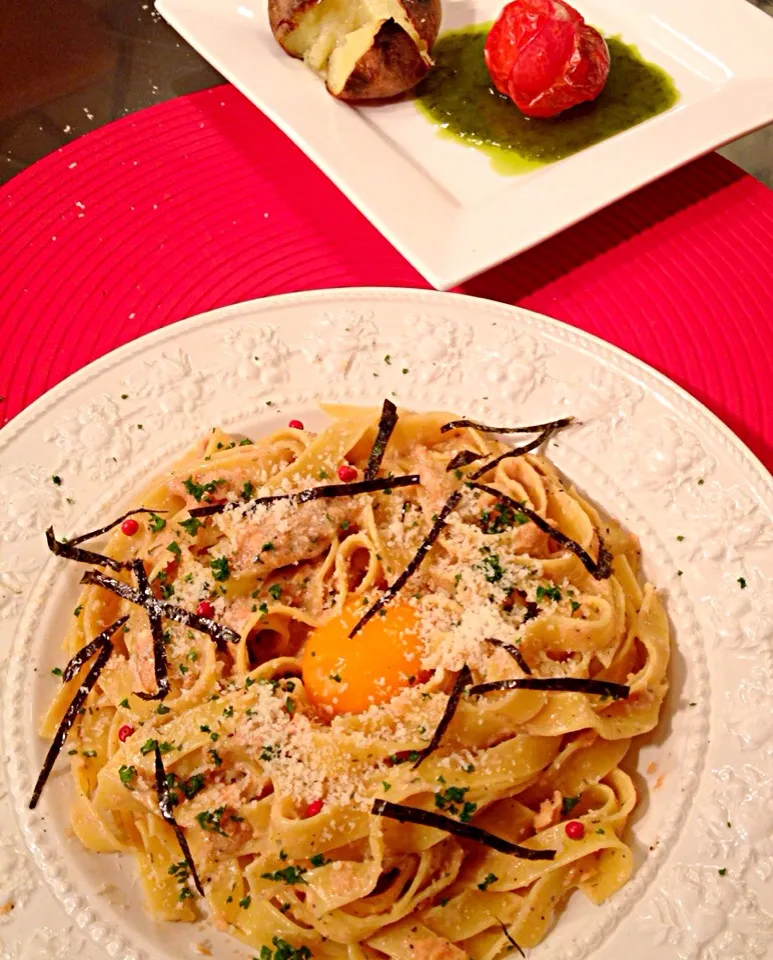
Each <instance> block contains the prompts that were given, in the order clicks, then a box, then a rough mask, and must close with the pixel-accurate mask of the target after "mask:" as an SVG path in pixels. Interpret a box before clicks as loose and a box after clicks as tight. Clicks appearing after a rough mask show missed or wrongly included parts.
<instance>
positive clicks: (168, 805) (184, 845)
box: [153, 744, 204, 897]
mask: <svg viewBox="0 0 773 960" xmlns="http://www.w3.org/2000/svg"><path fill="white" fill-rule="evenodd" d="M153 753H154V754H155V759H156V765H155V767H156V769H155V772H156V793H157V794H158V809H159V810H160V811H161V816H162V817H163V818H164V820H166V822H167V823H168V824H169V826H170V827H171V828H172V829H173V830H174V833H175V836H176V837H177V842H178V843H179V844H180V849H181V850H182V853H183V857H184V858H185V862H186V863H187V864H188V868H189V870H190V871H191V876H192V877H193V882H194V884H195V885H196V889H197V890H198V891H199V894H200V895H201V896H202V897H203V896H204V891H203V889H202V887H201V881H200V880H199V875H198V873H197V872H196V864H195V863H194V862H193V857H192V856H191V848H190V847H189V846H188V841H187V840H186V839H185V834H184V833H183V830H182V827H181V826H180V824H179V823H178V822H177V820H175V816H174V812H173V811H174V804H173V803H172V798H171V797H170V796H169V784H168V782H167V779H166V770H165V769H164V761H163V760H162V759H161V751H160V750H159V748H158V744H156V745H155V747H154V748H153Z"/></svg>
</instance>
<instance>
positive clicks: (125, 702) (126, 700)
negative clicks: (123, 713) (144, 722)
mask: <svg viewBox="0 0 773 960" xmlns="http://www.w3.org/2000/svg"><path fill="white" fill-rule="evenodd" d="M118 706H119V707H123V708H124V710H128V709H129V698H128V697H124V698H123V700H121V702H120V703H119V704H118Z"/></svg>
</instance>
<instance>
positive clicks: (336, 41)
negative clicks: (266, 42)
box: [268, 0, 441, 100]
mask: <svg viewBox="0 0 773 960" xmlns="http://www.w3.org/2000/svg"><path fill="white" fill-rule="evenodd" d="M268 15H269V21H270V23H271V31H272V33H273V34H274V37H275V38H276V40H277V41H278V43H279V44H280V46H281V47H282V48H283V49H284V50H285V52H286V53H288V54H290V56H291V57H298V58H299V59H302V60H303V61H304V62H305V63H306V64H307V66H309V67H311V69H312V70H314V71H315V72H316V73H318V74H319V75H320V76H322V77H323V78H324V79H325V81H326V83H327V88H328V90H329V91H330V93H332V95H333V96H334V97H337V98H338V99H339V100H376V99H385V98H387V97H395V96H397V95H398V94H401V93H405V92H406V91H407V90H410V89H411V88H412V87H415V86H416V84H417V83H418V82H419V80H421V79H422V77H424V75H425V74H426V73H427V71H428V70H429V68H430V66H431V65H432V59H431V57H430V51H431V49H432V44H433V43H434V42H435V40H436V39H437V35H438V30H439V29H440V16H441V9H440V0H268Z"/></svg>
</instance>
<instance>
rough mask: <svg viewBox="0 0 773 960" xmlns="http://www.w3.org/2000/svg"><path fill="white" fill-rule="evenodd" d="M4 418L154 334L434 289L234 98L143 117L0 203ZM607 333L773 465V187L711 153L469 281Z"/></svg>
mask: <svg viewBox="0 0 773 960" xmlns="http://www.w3.org/2000/svg"><path fill="white" fill-rule="evenodd" d="M0 238H2V239H0V332H1V333H2V352H1V353H0V394H2V395H3V397H4V400H3V402H2V406H1V407H0V411H1V412H2V414H3V421H6V420H7V419H8V418H9V417H11V416H13V415H14V414H16V413H18V412H19V411H20V410H21V409H23V407H25V406H26V405H27V404H29V403H30V402H31V401H32V400H34V399H35V398H36V397H38V396H39V395H40V394H41V393H43V392H44V391H45V390H47V389H49V388H50V387H51V386H53V385H54V384H55V383H57V382H58V381H59V380H61V379H62V378H63V377H65V376H67V375H68V374H70V373H72V372H73V371H75V370H77V369H78V368H80V367H82V366H83V365H84V364H86V363H88V362H89V361H91V360H93V359H95V358H96V357H99V356H101V355H102V354H104V353H106V352H107V351H108V350H112V349H113V348H115V347H117V346H119V345H120V344H122V343H126V342H127V341H128V340H132V339H134V338H135V337H138V336H140V335H141V334H143V333H147V332H148V331H150V330H154V329H156V328H157V327H161V326H163V325H165V324H167V323H171V322H173V321H175V320H179V319H181V318H183V317H187V316H190V315H191V314H195V313H199V312H201V311H204V310H211V309H213V308H215V307H221V306H224V305H226V304H230V303H234V302H237V301H239V300H247V299H250V298H253V297H263V296H268V295H270V294H276V293H285V292H288V291H292V290H308V289H314V288H323V287H338V286H357V285H363V286H369V285H386V286H416V287H426V286H427V284H426V283H425V282H424V281H423V280H422V278H421V277H419V275H418V274H417V273H416V272H415V271H414V270H413V268H412V267H410V266H409V265H408V263H406V261H405V260H404V259H403V258H402V257H401V256H400V255H399V254H398V253H397V252H396V251H395V250H394V249H393V248H392V247H391V246H390V245H389V243H387V241H386V240H384V239H383V238H382V237H381V235H380V234H379V233H377V231H376V230H375V229H374V228H373V227H371V226H370V224H369V223H368V222H367V221H366V220H365V219H364V217H362V216H361V215H360V214H359V213H358V212H357V211H356V210H355V208H354V207H353V206H352V205H351V204H350V203H349V202H348V201H347V200H346V199H345V198H344V197H343V196H342V194H341V193H340V192H339V191H338V190H337V189H336V187H334V186H333V185H332V184H331V183H330V182H329V181H328V180H327V179H326V178H325V177H324V176H323V175H322V174H321V173H320V172H319V171H318V170H317V169H316V168H315V167H314V165H313V164H312V163H311V162H310V161H309V160H307V159H306V158H305V157H304V156H303V154H302V153H301V152H300V151H299V150H298V149H297V148H296V147H294V146H293V145H292V144H291V143H290V141H289V140H287V138H286V137H285V136H284V135H283V134H282V133H280V132H279V131H278V130H277V129H276V127H274V126H273V124H271V123H270V122H269V121H268V120H267V119H266V118H265V117H264V116H263V115H262V114H261V113H260V112H259V111H257V110H256V109H255V108H254V107H252V106H251V105H250V104H249V103H248V102H247V101H246V100H245V99H244V98H243V97H242V96H241V95H240V94H239V93H237V92H236V91H235V90H234V89H233V88H232V87H228V86H224V87H216V88H214V89H212V90H208V91H204V92H202V93H198V94H194V95H192V96H189V97H183V98H180V99H178V100H174V101H171V102H170V103H165V104H162V105H160V106H157V107H153V108H151V109H149V110H146V111H143V112H142V113H139V114H135V115H134V116H131V117H127V118H126V119H124V120H121V121H119V122H117V123H114V124H111V125H110V126H108V127H105V128H103V129H101V130H98V131H96V132H95V133H92V134H89V135H88V136H86V137H83V138H81V139H80V140H77V141H75V142H74V143H72V144H71V145H69V146H67V147H65V148H63V149H62V150H60V151H58V152H57V153H55V154H52V155H51V156H49V157H47V158H46V159H44V160H43V161H41V162H40V163H38V164H36V165H35V166H33V167H32V168H30V169H29V170H27V171H25V172H24V173H22V174H20V175H19V176H18V177H16V178H15V179H14V180H12V181H11V182H10V183H9V184H8V185H7V186H6V187H5V188H3V190H2V192H1V193H0ZM459 289H460V290H461V291H462V292H465V293H468V294H472V295H475V296H481V297H490V298H492V299H495V300H502V301H505V302H508V303H517V304H520V305H522V306H525V307H529V308H531V309H533V310H537V311H540V312H542V313H546V314H549V315H550V316H553V317H557V318H558V319H560V320H565V321H567V322H568V323H571V324H574V325H575V326H578V327H581V328H582V329H584V330H588V331H590V332H591V333H594V334H597V335H598V336H600V337H603V338H604V339H605V340H608V341H610V342H612V343H615V344H617V345H618V346H620V347H623V348H624V349H625V350H628V351H629V352H630V353H632V354H634V355H635V356H637V357H640V358H641V359H643V360H646V361H647V362H648V363H650V364H652V365H653V366H654V367H656V368H658V369H660V370H662V371H663V372H664V373H666V374H667V375H668V376H670V377H671V378H672V379H673V380H675V381H676V382H678V383H680V384H682V385H683V386H684V387H686V388H687V389H688V390H689V391H690V392H691V393H692V394H693V395H694V396H696V397H697V398H698V399H700V400H702V401H703V402H704V403H706V405H707V406H708V407H710V408H711V409H712V410H713V411H714V412H715V413H717V414H718V415H719V416H720V417H721V418H722V419H723V420H725V422H726V423H728V424H729V425H730V426H731V427H732V428H733V429H734V430H735V431H736V432H737V433H738V435H739V436H740V437H741V438H742V439H743V440H744V441H745V442H746V443H748V445H749V446H750V447H751V448H752V450H753V451H754V452H755V453H757V455H758V456H760V457H761V459H762V460H763V461H764V462H765V464H766V465H767V466H768V468H771V467H773V409H772V408H773V404H772V403H771V400H773V388H772V387H771V373H770V357H771V356H772V355H773V193H771V192H770V191H769V190H767V189H766V188H765V187H764V186H762V185H761V184H759V183H757V182H756V181H755V180H753V179H752V178H751V177H749V176H746V175H745V174H744V173H742V172H741V171H740V170H738V169H737V168H736V167H734V166H733V165H732V164H730V163H728V162H726V161H725V160H722V159H721V158H720V157H718V156H716V155H710V156H708V157H705V158H703V159H701V160H698V161H696V162H695V163H692V164H690V165H689V166H688V167H685V168H684V169H682V170H679V171H677V172H676V173H674V174H671V175H670V176H668V177H665V178H663V179H662V180H660V181H658V182H657V183H655V184H652V185H651V186H649V187H646V188H645V189H643V190H640V191H639V192H637V193H636V194H634V195H632V196H631V197H628V198H627V199H625V200H622V201H620V202H619V203H616V204H615V205H614V206H612V207H610V208H608V209H607V210H605V211H602V212H601V213H599V214H597V215H596V216H593V217H591V218H590V219H588V220H586V221H584V222H583V223H581V224H578V225H577V226H575V227H572V228H571V229H569V230H567V231H565V232H564V233H562V234H560V235H559V236H558V237H555V238H553V239H552V240H549V241H547V242H545V243H543V244H541V245H540V246H539V247H536V248H534V249H533V250H531V251H529V252H527V253H525V254H523V255H522V256H520V257H517V258H515V259H514V260H511V261H509V262H508V263H506V264H504V265H503V266H501V267H498V268H496V269H495V270H492V271H490V272H488V273H486V274H484V275H482V276H480V277H478V278H476V279H474V280H472V281H470V282H468V283H466V284H464V286H463V287H461V288H459Z"/></svg>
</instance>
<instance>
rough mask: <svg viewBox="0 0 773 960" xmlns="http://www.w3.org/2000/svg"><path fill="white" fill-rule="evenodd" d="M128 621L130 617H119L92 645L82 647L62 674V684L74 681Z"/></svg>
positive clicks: (95, 638)
mask: <svg viewBox="0 0 773 960" xmlns="http://www.w3.org/2000/svg"><path fill="white" fill-rule="evenodd" d="M128 619H129V618H128V617H119V618H118V619H117V620H116V621H115V622H114V623H111V624H110V626H109V627H106V628H105V629H104V630H103V631H102V633H100V634H99V636H97V637H94V639H93V640H92V641H91V642H90V643H87V644H86V646H85V647H81V648H80V650H79V651H78V652H77V653H75V654H73V656H72V657H71V659H70V662H69V663H68V664H67V666H66V667H65V668H64V671H63V672H62V683H67V682H68V681H69V680H72V678H73V677H74V676H75V674H76V673H77V672H78V671H79V670H80V668H81V667H82V666H83V664H84V663H86V661H87V660H91V658H92V657H93V656H94V654H95V653H96V652H97V650H99V649H100V647H103V646H104V645H105V643H106V642H107V641H108V640H109V639H110V637H112V635H113V634H114V633H115V631H116V630H117V629H118V628H119V627H122V626H123V625H124V624H125V623H126V621H127V620H128Z"/></svg>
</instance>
